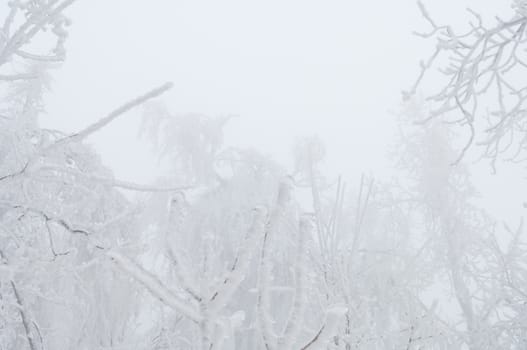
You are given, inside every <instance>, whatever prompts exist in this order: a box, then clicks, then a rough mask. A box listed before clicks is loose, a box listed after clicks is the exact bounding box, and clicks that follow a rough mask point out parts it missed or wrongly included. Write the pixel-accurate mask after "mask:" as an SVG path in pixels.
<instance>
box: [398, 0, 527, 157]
mask: <svg viewBox="0 0 527 350" xmlns="http://www.w3.org/2000/svg"><path fill="white" fill-rule="evenodd" d="M514 5H515V6H514V7H515V9H516V15H514V16H513V17H512V18H510V19H507V20H503V19H501V18H496V22H497V23H496V24H495V25H493V26H487V25H485V23H484V21H483V19H482V17H481V16H480V15H479V14H478V13H476V12H475V11H473V10H470V9H469V13H470V14H471V15H472V16H473V20H472V21H470V28H469V29H468V30H466V31H465V32H459V31H456V30H455V29H454V28H452V27H451V26H448V25H438V24H436V22H435V21H434V20H433V19H432V17H431V15H430V14H429V13H428V12H427V10H426V8H425V7H424V5H423V4H422V3H421V2H420V3H419V7H420V9H421V12H422V14H423V16H424V18H425V19H426V20H427V21H428V23H429V24H430V25H431V27H432V29H431V30H430V31H428V32H426V33H417V34H418V35H419V36H422V37H423V38H427V39H429V38H435V39H436V40H437V44H436V48H435V51H434V53H433V54H432V55H431V56H430V58H428V59H427V60H425V61H423V62H421V73H420V75H419V77H418V79H417V81H416V82H415V84H414V86H413V87H412V89H411V90H410V91H409V92H408V93H405V95H406V96H407V97H409V96H411V95H413V94H414V93H415V92H416V90H417V88H418V87H420V86H421V85H422V83H423V79H424V78H425V76H426V75H427V73H428V71H429V70H430V69H432V68H436V67H437V68H438V69H439V72H440V73H441V74H442V76H443V77H440V78H438V80H439V79H441V81H444V82H442V83H441V84H442V85H440V86H441V88H440V90H439V91H438V92H436V93H435V94H433V95H432V96H430V97H428V98H427V100H428V101H430V104H431V106H432V111H431V113H430V116H429V117H428V118H427V120H429V119H433V118H436V117H438V116H444V115H447V116H449V115H450V113H449V112H452V111H455V112H456V113H451V114H452V115H453V117H452V118H450V119H449V122H452V123H458V124H459V125H463V126H466V127H467V128H468V130H469V136H468V142H467V143H466V145H465V147H464V148H463V149H462V151H461V154H460V157H459V158H458V160H459V159H461V158H462V157H463V155H464V154H465V153H466V151H467V150H468V148H469V147H470V146H471V145H472V144H473V142H474V141H476V142H477V144H478V145H481V146H483V147H484V150H485V151H484V155H485V156H486V157H489V158H490V159H491V160H492V164H494V163H495V161H496V159H497V158H498V156H500V155H502V154H506V155H507V156H506V157H507V158H508V159H514V160H519V159H522V157H524V154H523V153H524V151H525V149H526V147H527V136H526V135H527V124H526V121H527V118H526V109H525V108H526V107H525V101H526V99H527V86H526V85H525V82H524V80H525V74H526V72H527V56H526V55H525V47H526V42H527V37H526V36H525V29H526V25H527V17H526V13H525V2H523V1H515V4H514ZM445 58H446V60H447V62H446V64H445V63H443V62H444V59H445Z"/></svg>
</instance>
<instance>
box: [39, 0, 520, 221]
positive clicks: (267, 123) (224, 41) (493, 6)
mask: <svg viewBox="0 0 527 350" xmlns="http://www.w3.org/2000/svg"><path fill="white" fill-rule="evenodd" d="M427 7H428V8H429V11H430V12H431V13H433V15H434V18H435V20H436V21H437V22H438V23H450V24H452V25H453V26H458V27H463V26H466V22H467V18H468V12H466V11H465V8H467V7H472V8H475V9H477V10H478V11H479V12H480V13H481V14H482V15H483V16H484V18H485V16H487V17H486V18H487V19H490V20H492V18H493V16H494V15H495V14H500V13H503V14H508V13H510V11H511V10H510V4H509V3H508V2H496V1H490V0H485V1H482V0H473V1H466V0H465V1H458V0H456V1H454V0H448V1H441V2H432V1H430V2H427ZM68 15H69V17H70V18H71V20H72V22H73V25H72V26H71V28H70V40H68V42H67V50H68V59H67V60H66V62H65V63H64V64H63V65H62V66H61V68H60V69H58V70H57V71H56V72H54V74H53V84H52V92H51V93H50V94H48V95H47V98H46V104H47V108H46V110H47V114H46V115H45V117H44V118H42V124H43V125H44V126H49V127H57V128H59V129H61V130H64V131H74V130H78V129H80V128H82V127H83V126H86V125H88V124H89V123H91V122H93V121H95V120H97V119H98V118H100V117H101V116H103V115H105V114H106V113H107V112H108V111H110V110H111V109H113V108H115V106H116V105H118V104H120V103H122V101H125V100H127V99H128V98H129V97H130V96H135V95H136V94H137V93H139V92H141V91H142V88H144V87H145V86H155V85H156V84H159V83H162V82H165V81H173V82H174V88H173V89H172V90H171V91H170V92H169V93H168V94H167V95H165V96H164V101H165V103H167V104H168V105H169V106H170V109H171V110H172V111H173V112H174V113H186V112H197V113H203V114H205V115H210V116H223V115H232V116H236V118H234V119H232V120H231V121H230V122H229V123H228V126H227V128H226V129H225V132H226V135H225V141H226V143H227V145H232V146H241V147H251V148H255V149H257V150H259V151H261V152H263V153H264V154H268V155H271V156H272V157H274V158H275V159H277V160H279V161H280V162H282V164H285V165H287V164H290V162H291V159H292V147H293V145H294V144H295V142H297V141H298V139H299V138H301V137H305V136H311V135H318V136H319V137H320V138H321V139H322V141H323V142H324V145H325V147H326V159H325V165H324V166H325V169H326V171H327V172H328V173H330V174H335V175H336V174H342V175H344V177H345V178H347V179H348V180H350V181H354V180H357V179H358V178H359V176H360V174H361V173H366V174H371V175H375V177H377V178H383V177H387V176H390V173H391V170H392V169H391V166H392V163H393V162H392V161H391V160H390V157H389V150H390V147H391V146H393V144H394V142H395V139H394V137H397V129H396V126H397V117H396V115H397V114H398V113H399V112H400V110H401V91H402V90H405V89H408V88H409V87H410V86H411V84H412V83H413V81H414V79H415V76H416V74H417V71H418V65H419V61H420V60H421V59H425V58H426V55H427V54H428V52H430V49H431V48H432V47H433V44H434V43H433V42H431V41H427V40H424V39H422V38H419V37H417V36H415V35H412V31H419V30H427V29H428V27H427V25H428V24H427V23H426V22H425V21H424V19H423V18H422V16H421V14H420V12H419V11H418V8H417V5H416V2H415V1H414V0H403V1H396V2H395V1H387V0H383V1H362V2H349V1H340V0H330V1H312V0H309V1H296V0H293V1H278V0H271V1H266V2H246V1H241V0H227V1H190V0H181V1H161V0H153V1H148V2H145V1H140V0H131V1H128V0H115V1H106V0H91V1H79V2H78V3H77V4H76V5H75V6H73V7H72V8H71V9H69V10H68ZM429 83H430V82H429ZM432 83H433V82H432ZM421 92H422V93H423V94H426V91H421ZM140 125H141V112H140V110H139V111H132V112H131V113H129V114H128V115H127V116H126V117H125V118H122V119H119V120H117V121H116V122H115V123H112V124H111V125H109V126H108V127H107V128H105V129H104V130H102V131H101V132H100V133H97V134H96V135H94V136H93V137H91V138H90V140H89V142H90V143H92V144H93V145H94V146H95V148H96V149H97V150H98V151H99V152H100V154H101V155H102V159H103V162H104V163H105V164H106V165H107V166H109V167H110V168H111V169H112V170H113V171H114V172H115V174H116V176H117V177H119V178H122V179H127V180H133V181H138V182H152V181H153V180H154V179H155V178H156V177H158V176H159V175H160V174H161V173H162V167H160V166H159V163H158V158H157V157H156V155H155V153H152V150H151V149H150V148H149V147H148V145H147V142H146V141H145V140H144V139H141V138H138V135H139V134H140ZM116 136H117V138H116ZM116 140H118V141H117V142H116ZM476 159H478V154H477V152H476V154H475V155H474V156H472V157H470V155H469V157H467V161H469V162H470V161H474V160H476ZM481 163H483V164H478V165H477V166H478V167H479V168H480V169H481V171H478V172H477V174H478V175H477V176H475V177H474V181H475V183H476V184H477V185H478V190H479V191H480V193H481V195H482V201H484V203H485V206H486V207H487V208H489V210H490V211H492V212H493V213H496V215H498V216H503V218H507V219H516V218H517V217H518V214H519V213H521V210H522V201H523V193H522V192H521V191H514V190H513V189H512V188H510V186H508V184H511V183H517V181H518V180H519V179H518V177H519V176H521V178H520V179H522V178H523V177H524V175H522V174H519V173H518V172H514V171H512V170H509V169H508V166H507V164H503V165H502V166H500V169H499V176H494V175H491V174H490V170H489V168H488V163H486V162H481Z"/></svg>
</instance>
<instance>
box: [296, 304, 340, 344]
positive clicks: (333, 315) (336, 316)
mask: <svg viewBox="0 0 527 350" xmlns="http://www.w3.org/2000/svg"><path fill="white" fill-rule="evenodd" d="M347 312H348V309H347V308H346V307H343V306H333V307H330V308H329V309H328V310H327V311H326V321H325V322H324V324H323V325H322V327H320V330H319V331H318V332H317V334H316V335H315V336H314V337H313V339H311V340H310V341H309V342H308V343H307V344H306V345H305V346H303V347H302V348H301V350H308V349H309V350H316V349H325V348H326V344H327V343H328V341H329V340H330V338H331V337H333V336H334V335H335V334H336V333H337V328H338V326H339V323H340V321H341V320H342V319H343V318H344V316H345V315H346V313H347Z"/></svg>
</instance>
